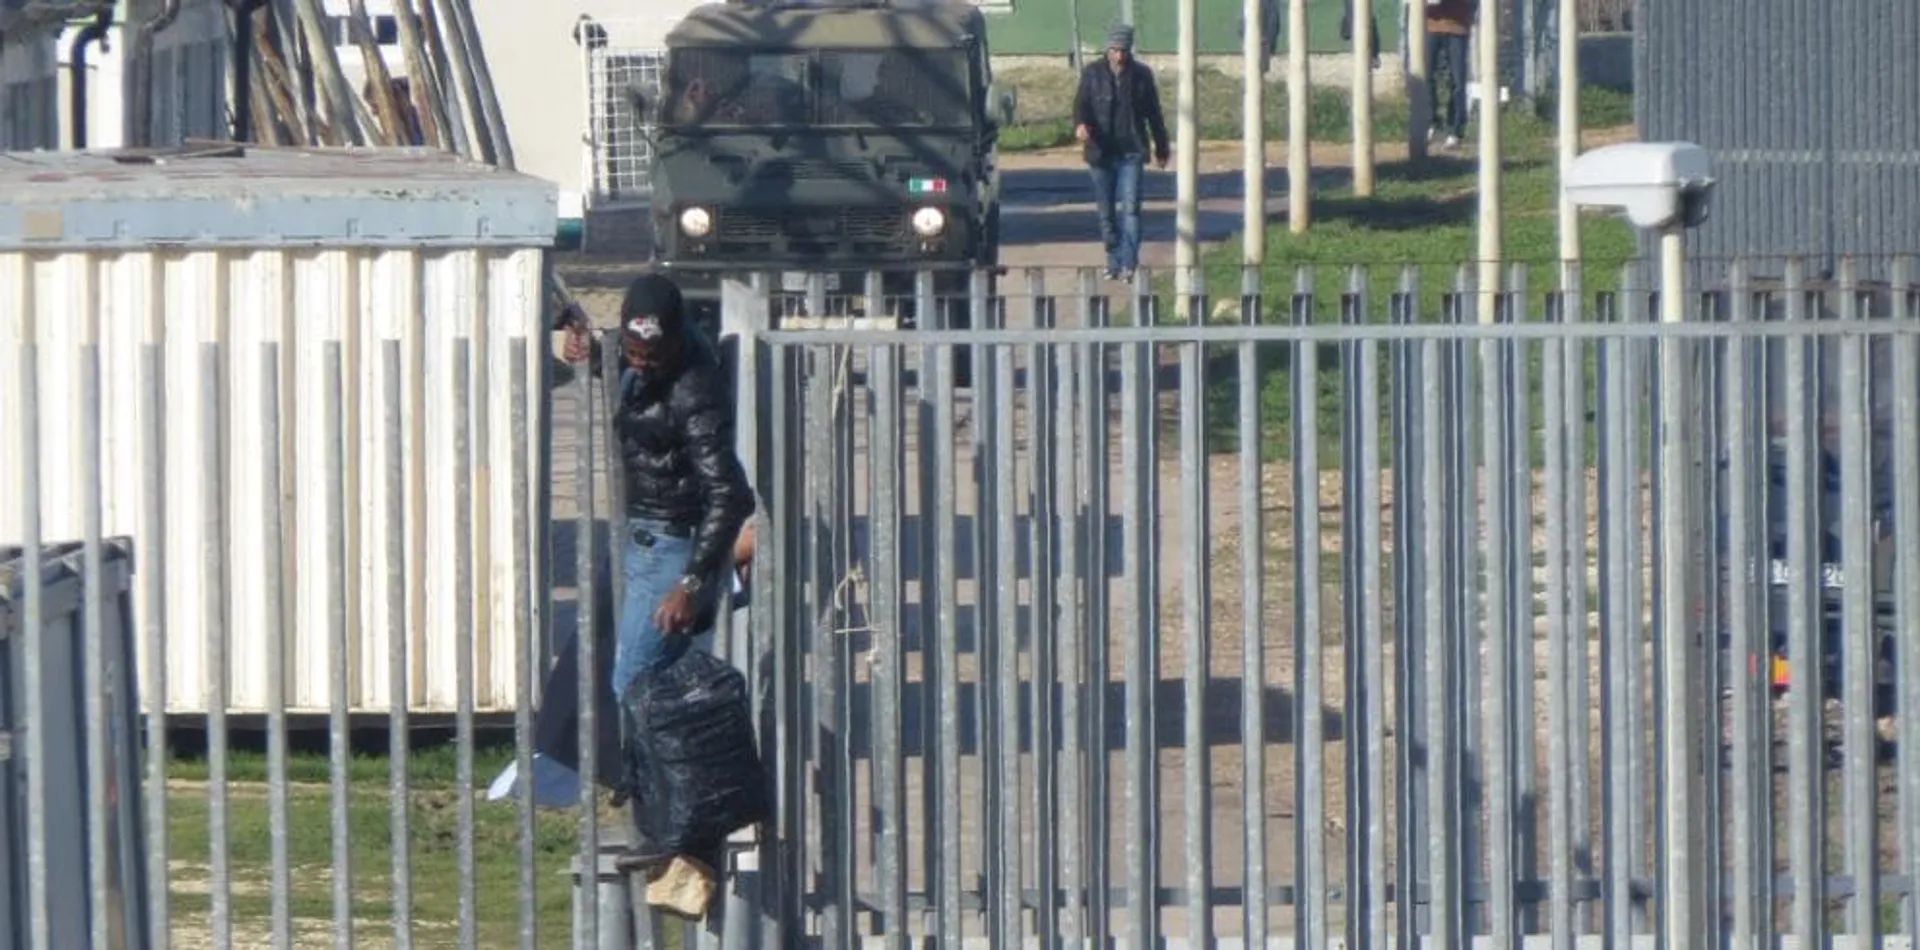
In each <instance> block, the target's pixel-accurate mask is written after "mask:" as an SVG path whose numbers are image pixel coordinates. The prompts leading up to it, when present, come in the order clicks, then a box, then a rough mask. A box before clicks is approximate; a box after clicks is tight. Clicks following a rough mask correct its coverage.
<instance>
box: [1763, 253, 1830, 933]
mask: <svg viewBox="0 0 1920 950" xmlns="http://www.w3.org/2000/svg"><path fill="white" fill-rule="evenodd" d="M1805 266H1806V265H1805V263H1804V262H1802V261H1800V260H1798V259H1795V260H1792V261H1789V262H1787V268H1786V294H1787V320H1788V321H1789V322H1790V323H1793V324H1796V325H1799V324H1800V323H1801V321H1804V320H1806V319H1807V312H1806V311H1807V302H1808V301H1807V292H1806V276H1805V275H1806V270H1805ZM1781 345H1782V346H1783V347H1784V348H1785V350H1786V358H1785V360H1784V361H1783V363H1784V367H1783V370H1784V372H1785V374H1786V377H1787V378H1786V384H1785V389H1786V403H1787V405H1786V417H1787V419H1786V424H1787V426H1786V427H1787V438H1786V445H1785V446H1784V451H1785V454H1786V467H1787V473H1786V474H1787V485H1786V488H1787V494H1786V499H1785V507H1786V519H1787V532H1786V534H1787V551H1786V559H1785V560H1786V562H1787V564H1786V575H1787V576H1786V580H1787V617H1788V619H1787V658H1788V662H1789V663H1790V664H1791V667H1790V668H1791V670H1792V677H1793V684H1792V687H1791V688H1790V689H1789V691H1788V693H1787V703H1788V712H1787V758H1788V767H1787V768H1788V779H1787V781H1788V792H1787V798H1788V801H1789V802H1791V803H1792V804H1791V809H1792V815H1791V820H1790V823H1789V826H1788V827H1789V829H1790V830H1789V831H1788V832H1787V834H1788V841H1789V843H1788V856H1789V863H1790V865H1791V872H1790V873H1791V875H1792V880H1793V898H1794V899H1793V930H1794V936H1796V937H1797V938H1798V939H1799V945H1800V946H1803V947H1818V946H1822V945H1824V941H1825V933H1826V898H1825V894H1824V891H1825V877H1826V868H1825V858H1826V820H1825V819H1826V805H1825V801H1826V795H1825V786H1826V780H1825V776H1824V774H1823V773H1824V771H1825V769H1824V761H1823V759H1824V757H1823V755H1822V751H1823V750H1822V749H1821V748H1820V746H1821V745H1822V744H1823V743H1822V740H1821V729H1820V686H1821V683H1820V661H1819V659H1818V657H1819V656H1820V642H1819V639H1820V604H1819V601H1818V598H1817V594H1816V591H1815V590H1813V589H1812V588H1811V582H1812V581H1813V579H1814V576H1815V574H1814V572H1815V571H1816V570H1817V565H1818V564H1819V557H1818V556H1817V551H1816V549H1815V546H1814V545H1815V539H1816V535H1815V532H1816V530H1817V526H1816V525H1815V523H1814V510H1813V506H1812V505H1810V504H1809V502H1808V499H1809V498H1810V497H1812V494H1813V493H1814V492H1815V491H1818V490H1819V488H1818V487H1816V486H1819V485H1820V481H1816V479H1819V478H1820V476H1821V472H1820V469H1819V468H1817V467H1815V466H1814V464H1813V462H1814V459H1813V457H1812V452H1813V449H1814V429H1813V424H1812V422H1811V421H1810V420H1809V419H1808V418H1807V414H1808V409H1809V401H1810V400H1811V399H1812V398H1814V397H1813V395H1812V394H1810V393H1809V392H1808V389H1807V381H1808V380H1807V377H1808V376H1809V375H1810V374H1809V372H1808V366H1807V362H1808V357H1809V356H1810V355H1812V354H1810V353H1809V349H1811V348H1812V347H1813V346H1814V345H1815V339H1814V338H1808V337H1804V336H1800V337H1789V338H1787V339H1785V340H1783V341H1782V342H1781ZM1816 392H1817V390H1816ZM1769 579H1770V580H1771V578H1769Z"/></svg>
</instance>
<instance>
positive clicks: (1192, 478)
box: [1179, 279, 1265, 947]
mask: <svg viewBox="0 0 1920 950" xmlns="http://www.w3.org/2000/svg"><path fill="white" fill-rule="evenodd" d="M1192 283H1193V284H1195V285H1196V286H1198V285H1199V283H1200V281H1199V279H1193V280H1192ZM1187 313H1188V319H1189V320H1190V321H1191V322H1192V323H1193V324H1194V325H1195V326H1200V325H1204V324H1205V322H1206V319H1207V308H1206V305H1205V300H1204V297H1203V296H1202V295H1199V294H1196V295H1195V299H1191V300H1189V301H1188V311H1187ZM1206 366H1207V353H1206V345H1205V344H1202V343H1187V344H1183V345H1181V347H1180V409H1179V412H1180V520H1181V522H1182V526H1181V529H1180V533H1181V538H1182V541H1183V542H1184V543H1183V545H1182V547H1183V551H1182V557H1181V563H1182V564H1183V566H1184V568H1185V570H1184V572H1183V573H1184V575H1185V576H1184V577H1183V578H1182V583H1181V586H1182V587H1183V588H1185V593H1186V596H1185V598H1183V599H1184V604H1183V607H1184V609H1183V610H1182V614H1183V617H1182V620H1183V621H1184V623H1185V626H1186V651H1185V652H1186V655H1187V657H1186V659H1187V663H1186V675H1185V677H1183V679H1184V681H1185V682H1184V683H1182V689H1181V692H1182V696H1183V698H1184V701H1185V703H1184V704H1185V713H1184V715H1182V717H1181V723H1182V725H1183V726H1184V727H1185V728H1184V732H1185V736H1184V739H1185V742H1184V747H1185V748H1184V750H1183V753H1182V758H1183V759H1184V763H1183V764H1184V765H1185V766H1186V769H1185V771H1186V785H1185V788H1184V789H1183V792H1184V795H1183V796H1182V797H1183V798H1184V804H1185V806H1186V837H1187V840H1186V847H1185V851H1186V865H1187V918H1188V919H1187V939H1188V940H1189V941H1191V942H1192V945H1193V946H1196V947H1206V946H1212V945H1213V901H1212V891H1213V848H1212V842H1213V809H1212V808H1211V807H1210V805H1211V795H1212V788H1213V760H1212V756H1211V754H1210V752H1211V750H1210V749H1208V747H1207V713H1206V710H1207V682H1208V680H1209V679H1211V675H1210V674H1211V673H1212V668H1213V665H1212V653H1211V650H1210V645H1211V642H1212V639H1213V612H1212V610H1211V607H1212V604H1213V586H1212V584H1211V583H1210V581H1211V579H1212V569H1213V565H1212V560H1213V559H1212V558H1211V557H1209V556H1208V553H1207V552H1208V545H1209V543H1210V542H1211V540H1212V539H1211V535H1212V534H1213V532H1212V530H1211V528H1212V513H1211V511H1209V505H1208V504H1207V502H1208V497H1209V492H1210V490H1211V489H1210V487H1209V486H1210V483H1211V481H1212V479H1210V478H1209V477H1208V471H1207V413H1206V405H1205V403H1204V401H1203V400H1204V399H1205V397H1206V385H1207V370H1206ZM1264 541H1265V539H1263V538H1260V537H1259V536H1257V535H1256V536H1254V537H1251V538H1243V539H1242V544H1243V545H1254V546H1256V547H1258V546H1259V545H1261V544H1263V543H1264Z"/></svg>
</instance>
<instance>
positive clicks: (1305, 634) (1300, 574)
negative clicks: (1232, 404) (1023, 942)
mask: <svg viewBox="0 0 1920 950" xmlns="http://www.w3.org/2000/svg"><path fill="white" fill-rule="evenodd" d="M1292 303H1293V323H1294V325H1295V326H1301V327H1304V326H1308V325H1310V324H1311V323H1312V322H1313V307H1314V296H1313V271H1312V269H1311V268H1307V267H1302V268H1300V269H1299V271H1297V272H1296V273H1295V275H1294V285H1293V301H1292ZM1292 375H1293V412H1292V416H1293V419H1292V423H1293V425H1292V428H1293V511H1294V520H1293V558H1294V565H1293V582H1294V584H1293V586H1294V595H1293V596H1294V624H1293V636H1294V654H1293V655H1294V658H1295V659H1294V675H1293V688H1294V717H1293V722H1294V730H1295V737H1294V746H1293V748H1294V780H1295V786H1294V816H1295V818H1294V838H1293V840H1294V849H1295V850H1294V866H1295V877H1294V908H1295V910H1296V911H1297V913H1298V925H1297V926H1298V928H1299V932H1300V937H1301V941H1302V942H1303V943H1304V944H1306V945H1307V946H1310V947H1319V946H1324V945H1325V944H1326V941H1327V863H1326V862H1327V855H1326V838H1325V837H1324V836H1323V834H1322V831H1321V829H1322V828H1323V827H1325V824H1326V776H1325V770H1326V751H1327V750H1326V730H1325V728H1324V726H1325V724H1326V723H1325V718H1324V713H1323V712H1322V709H1323V707H1324V706H1325V702H1324V700H1323V698H1322V697H1323V695H1324V693H1325V687H1326V657H1325V654H1324V646H1323V633H1322V630H1321V617H1320V548H1321V542H1320V346H1319V344H1318V343H1316V342H1313V341H1302V342H1299V343H1296V344H1294V349H1293V374H1292Z"/></svg>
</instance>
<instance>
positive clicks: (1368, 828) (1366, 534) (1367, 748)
mask: <svg viewBox="0 0 1920 950" xmlns="http://www.w3.org/2000/svg"><path fill="white" fill-rule="evenodd" d="M1367 283H1368V273H1367V270H1366V269H1365V268H1363V267H1355V268H1353V269H1352V270H1351V271H1349V273H1348V275H1347V293H1346V297H1345V301H1344V307H1343V308H1342V309H1343V310H1344V316H1345V321H1344V322H1346V323H1347V324H1349V325H1352V326H1362V325H1365V324H1366V323H1367V321H1368V317H1369V315H1370V308H1369V307H1368V297H1367ZM1342 362H1343V364H1344V365H1346V366H1347V367H1348V368H1347V370H1346V372H1345V373H1344V374H1343V375H1344V376H1345V379H1346V383H1347V392H1346V402H1347V405H1348V406H1349V407H1351V408H1350V409H1349V411H1348V413H1347V414H1346V422H1347V424H1346V426H1345V435H1346V439H1345V452H1344V453H1343V458H1342V461H1341V468H1342V469H1343V474H1344V476H1345V482H1346V485H1345V497H1346V501H1344V502H1343V503H1342V505H1341V510H1342V511H1343V512H1344V513H1346V517H1344V518H1343V519H1342V520H1343V521H1344V522H1345V524H1344V528H1345V530H1344V532H1343V535H1344V536H1343V538H1342V541H1341V544H1342V548H1343V551H1344V552H1345V553H1346V557H1345V558H1344V565H1343V570H1342V577H1343V579H1344V580H1345V584H1344V585H1343V586H1345V587H1346V589H1347V598H1346V602H1347V611H1348V615H1347V618H1346V621H1347V629H1348V631H1349V633H1348V635H1347V655H1346V665H1347V675H1346V686H1347V689H1346V696H1345V701H1346V710H1347V725H1346V728H1345V734H1346V736H1347V741H1346V787H1347V886H1346V892H1347V913H1346V937H1347V946H1349V947H1354V948H1376V947H1378V948H1384V947H1385V946H1386V945H1387V851H1386V812H1385V810H1384V807H1383V805H1384V798H1385V796H1386V778H1385V776H1386V695H1385V686H1386V671H1385V665H1384V658H1383V649H1384V646H1385V644H1384V636H1385V631H1384V604H1383V601H1384V598H1385V594H1384V591H1383V590H1382V585H1381V578H1380V559H1381V546H1382V515H1381V506H1380V505H1379V504H1378V503H1377V500H1378V499H1379V498H1380V497H1381V493H1380V488H1381V485H1380V342H1379V341H1378V340H1373V339H1367V340H1361V341H1359V342H1357V343H1354V344H1350V345H1348V346H1347V347H1346V348H1345V353H1344V356H1343V360H1342ZM1356 511H1357V512H1358V513H1359V514H1358V517H1354V516H1353V513H1354V512H1356Z"/></svg>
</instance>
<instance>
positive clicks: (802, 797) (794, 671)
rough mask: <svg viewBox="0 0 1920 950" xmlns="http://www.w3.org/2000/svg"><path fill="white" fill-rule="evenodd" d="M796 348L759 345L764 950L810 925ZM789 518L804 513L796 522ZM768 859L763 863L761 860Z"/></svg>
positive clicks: (757, 570)
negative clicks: (770, 799)
mask: <svg viewBox="0 0 1920 950" xmlns="http://www.w3.org/2000/svg"><path fill="white" fill-rule="evenodd" d="M755 291H756V292H755V294H754V297H753V301H754V306H756V307H765V306H766V298H765V295H764V292H763V291H761V290H760V289H759V288H755ZM801 355H802V354H800V353H799V351H798V348H797V347H793V348H790V347H788V346H786V345H777V346H769V345H768V344H766V343H764V342H761V343H760V344H759V349H758V350H757V356H756V358H758V359H762V360H764V361H765V362H766V364H767V366H768V369H769V370H770V371H771V372H770V374H769V375H770V376H771V377H772V383H771V386H770V387H769V389H768V390H767V392H768V393H769V394H771V396H772V398H770V399H768V400H767V402H766V405H768V406H770V407H773V416H774V418H775V419H777V420H778V422H777V423H776V424H775V425H773V426H772V431H771V435H770V438H769V445H770V448H771V450H772V459H771V465H770V466H768V467H767V469H766V472H767V474H766V477H767V478H768V479H769V481H770V482H771V485H772V487H771V491H769V492H768V493H767V494H766V495H765V496H764V497H765V498H766V500H767V502H768V504H767V508H768V509H771V511H778V512H781V513H782V515H781V517H780V518H779V519H778V520H776V519H774V518H772V517H769V516H768V515H770V514H771V511H766V510H763V512H762V518H761V519H760V522H759V525H760V528H759V530H761V531H762V532H764V533H763V535H762V536H763V537H765V538H766V539H767V549H768V553H769V554H770V555H771V556H770V557H769V558H768V559H767V560H765V561H761V560H760V559H759V557H758V556H757V555H756V556H755V559H754V560H755V564H754V568H753V572H752V574H751V575H750V579H751V581H752V583H753V591H752V604H753V605H754V606H753V609H752V613H751V614H750V615H749V616H750V617H751V619H752V623H753V633H754V640H755V641H756V642H757V643H758V644H759V648H760V650H761V651H763V655H766V656H769V657H772V658H773V665H772V669H773V676H774V698H775V703H774V705H775V711H774V713H773V715H772V716H770V717H767V718H771V719H772V722H771V723H770V724H769V723H768V722H766V721H765V719H763V721H762V723H761V728H762V730H763V731H762V735H767V734H771V735H773V736H774V738H775V740H776V741H775V749H776V752H775V756H774V768H775V770H776V775H777V776H778V794H779V805H780V817H779V822H780V823H779V827H778V829H777V831H778V834H777V836H775V838H774V840H773V841H772V842H770V846H768V847H766V848H763V851H764V852H772V854H771V855H770V857H772V858H775V859H776V860H772V861H767V862H766V863H765V864H763V866H766V867H774V868H777V873H775V874H771V875H768V877H767V879H766V880H767V884H768V886H769V887H770V888H771V889H773V890H774V891H775V893H772V894H764V895H763V899H767V900H768V904H769V907H770V908H772V907H773V906H775V905H777V915H776V917H777V919H776V920H775V921H772V922H771V923H773V924H774V926H768V927H766V928H765V929H764V930H763V931H762V933H761V939H762V944H761V947H762V950H780V948H781V946H782V943H781V942H782V941H783V940H784V939H785V936H786V935H787V934H793V933H800V932H803V931H804V930H805V928H806V925H807V904H806V898H807V896H808V895H807V891H808V888H809V881H808V877H807V859H808V848H807V840H808V835H807V782H806V780H807V776H806V774H805V763H806V736H807V725H808V724H807V722H806V721H805V718H804V709H803V707H802V703H803V698H804V695H805V692H804V688H803V686H802V682H803V680H802V676H801V673H802V671H803V670H804V669H805V662H806V652H805V650H804V648H803V647H802V645H801V644H802V640H803V639H804V638H803V636H802V631H803V630H804V629H805V627H804V626H803V624H802V623H801V618H802V617H803V616H804V614H803V612H802V611H801V609H800V607H801V605H803V604H804V603H805V599H804V595H803V591H802V589H801V585H800V584H799V583H797V582H796V579H798V578H800V577H801V574H800V570H799V565H800V563H801V558H800V551H801V544H802V542H803V541H804V538H805V532H804V530H803V529H804V521H803V520H802V519H804V517H805V511H804V510H803V508H802V507H801V498H802V493H803V491H804V484H803V482H802V479H801V473H802V468H801V463H802V454H803V453H802V452H801V449H800V441H799V436H800V435H801V433H802V432H803V431H804V430H803V429H802V427H803V426H804V424H805V420H806V411H805V407H806V403H805V402H804V401H803V400H800V399H797V398H796V397H797V396H798V395H799V394H800V384H799V380H798V379H797V376H798V374H797V373H796V372H795V369H796V368H797V366H798V364H799V357H800V356H801ZM788 512H794V513H798V514H799V515H800V516H801V517H800V518H795V517H793V516H791V515H789V514H787V513H788ZM763 860H764V859H763Z"/></svg>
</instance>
